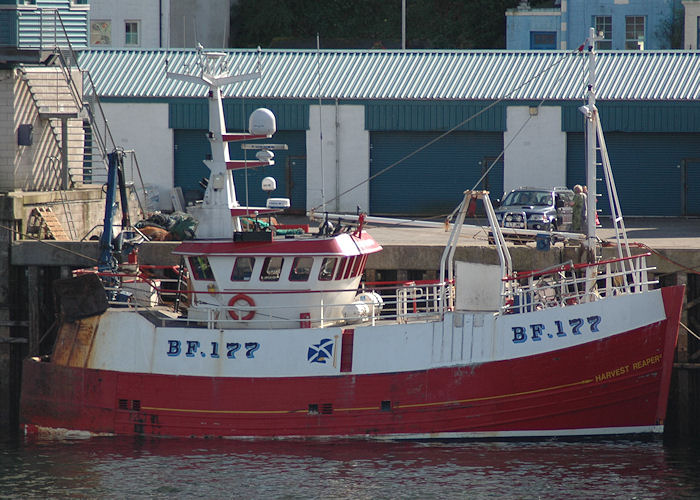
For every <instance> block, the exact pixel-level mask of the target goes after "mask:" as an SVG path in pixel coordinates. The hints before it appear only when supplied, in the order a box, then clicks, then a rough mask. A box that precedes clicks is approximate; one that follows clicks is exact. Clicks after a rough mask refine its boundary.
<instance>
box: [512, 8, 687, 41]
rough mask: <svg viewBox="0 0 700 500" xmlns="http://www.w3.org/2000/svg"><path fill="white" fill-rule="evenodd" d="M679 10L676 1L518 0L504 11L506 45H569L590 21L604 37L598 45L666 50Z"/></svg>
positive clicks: (581, 37)
mask: <svg viewBox="0 0 700 500" xmlns="http://www.w3.org/2000/svg"><path fill="white" fill-rule="evenodd" d="M685 3H695V2H683V4H685ZM682 12H683V6H682V4H681V0H557V1H555V2H554V6H553V7H551V8H532V7H531V6H530V3H529V2H528V1H527V0H522V1H521V2H520V5H519V6H518V7H516V8H514V9H508V10H507V11H506V48H508V49H514V50H521V49H561V50H567V49H575V48H576V47H578V46H580V45H581V44H582V43H583V41H584V40H585V39H586V37H587V36H588V31H587V30H588V27H591V26H592V27H594V28H595V29H596V31H597V32H602V33H603V35H604V37H605V40H603V41H600V42H598V49H599V50H610V49H612V50H645V49H649V50H655V49H669V48H672V47H673V45H674V43H673V38H674V33H675V32H676V31H678V32H680V30H682V24H683V19H682V17H683V14H682ZM686 30H687V26H686ZM694 31H695V32H696V33H697V27H695V28H694ZM679 42H680V40H679ZM696 47H697V45H696ZM686 48H688V47H686Z"/></svg>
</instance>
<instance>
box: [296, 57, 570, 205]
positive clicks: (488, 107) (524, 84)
mask: <svg viewBox="0 0 700 500" xmlns="http://www.w3.org/2000/svg"><path fill="white" fill-rule="evenodd" d="M582 50H583V46H581V47H578V48H577V49H575V50H573V51H568V52H566V53H565V54H563V55H562V56H561V57H559V59H558V60H556V61H554V62H553V63H552V64H550V65H549V66H547V67H545V68H544V69H542V70H541V71H539V72H538V73H536V74H535V75H533V76H532V77H530V78H528V79H527V80H525V81H524V82H522V83H521V84H520V85H518V86H517V87H514V88H513V89H512V90H510V91H509V92H507V93H506V94H504V95H503V96H501V97H499V98H498V99H497V100H495V101H493V102H492V103H490V104H489V105H487V106H485V107H484V108H483V109H481V110H479V111H477V112H476V113H474V114H473V115H471V116H469V117H467V118H466V119H464V120H462V121H461V122H459V123H458V124H457V125H455V126H453V127H452V128H450V129H448V130H446V131H445V132H443V133H442V134H440V135H438V136H437V137H435V138H434V139H432V140H430V141H428V142H427V143H425V144H423V145H422V146H420V147H419V148H417V149H415V150H414V151H412V152H411V153H408V154H407V155H406V156H404V157H403V158H401V159H399V160H397V161H395V162H394V163H392V164H390V165H388V166H387V167H385V168H383V169H382V170H380V171H379V172H376V173H375V174H373V175H371V176H369V177H368V178H366V179H364V180H362V181H360V182H358V183H357V184H355V185H354V186H352V187H349V188H348V189H346V190H345V191H343V192H341V193H338V194H336V195H335V196H334V197H333V198H331V199H330V200H324V203H323V207H324V209H325V203H326V202H327V203H330V202H332V201H335V200H337V199H338V198H340V197H341V196H344V195H346V194H348V193H349V192H351V191H353V190H355V189H357V188H358V187H360V186H362V185H364V184H367V183H368V182H370V181H371V180H373V179H375V178H377V177H379V176H380V175H382V174H384V173H385V172H387V171H389V170H391V169H392V168H394V167H395V166H397V165H399V164H401V163H403V162H404V161H406V160H408V159H409V158H411V157H413V156H415V155H416V154H418V153H420V152H421V151H423V150H424V149H426V148H428V147H430V146H432V145H433V144H435V143H436V142H438V141H439V140H441V139H443V138H444V137H446V136H448V135H450V134H451V133H452V132H454V131H455V130H457V129H459V128H460V127H463V126H464V125H466V124H467V123H469V122H470V121H472V120H474V119H475V118H477V117H479V116H480V115H482V114H484V113H485V112H486V111H488V110H489V109H491V108H493V107H494V106H496V105H497V104H500V103H501V102H503V101H505V100H506V99H507V98H508V97H510V96H511V95H512V94H514V93H515V92H517V91H518V90H520V89H522V88H523V87H525V86H527V85H529V84H530V83H531V82H533V81H535V80H537V79H538V78H540V77H541V76H542V75H544V74H545V73H547V72H548V71H550V70H551V69H552V68H554V67H555V66H558V65H559V64H561V63H562V62H563V61H564V60H565V59H566V58H567V57H569V56H572V55H574V56H575V55H578V54H579V53H581V51H582ZM562 78H563V76H562ZM544 100H546V99H543V101H542V102H544ZM540 104H541V103H540ZM319 208H321V205H317V206H315V207H313V208H312V209H311V210H310V211H311V212H315V211H316V210H318V209H319Z"/></svg>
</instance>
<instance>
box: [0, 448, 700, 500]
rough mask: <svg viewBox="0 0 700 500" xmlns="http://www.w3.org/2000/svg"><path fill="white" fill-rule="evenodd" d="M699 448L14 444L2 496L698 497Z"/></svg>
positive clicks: (0, 463)
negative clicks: (697, 469) (697, 470)
mask: <svg viewBox="0 0 700 500" xmlns="http://www.w3.org/2000/svg"><path fill="white" fill-rule="evenodd" d="M698 450H700V447H699V446H693V445H692V444H688V443H679V444H664V443H662V442H661V441H660V440H651V441H581V442H560V441H549V442H509V443H500V442H491V443H473V442H465V443H430V444H425V443H411V442H409V443H405V442H364V441H347V442H318V441H310V442H291V441H229V440H181V439H132V438H104V439H93V440H88V441H62V442H55V441H54V442H33V443H25V442H19V443H17V442H15V443H12V442H6V444H5V445H4V446H3V447H2V448H0V470H1V471H2V474H1V475H0V497H2V498H5V497H106V498H124V497H131V498H140V497H155V498H166V497H175V498H182V497H200V498H214V497H216V498H221V497H234V496H235V497H240V498H263V497H265V498H269V497H275V498H329V497H330V498H353V499H365V498H367V499H369V498H372V499H375V498H421V499H424V498H490V497H498V498H539V497H542V498H561V497H564V496H566V497H569V498H592V497H611V496H621V497H624V498H669V497H673V498H697V497H698V496H700V478H697V477H696V472H695V469H696V467H697V464H698V463H699V462H700V452H699V451H698Z"/></svg>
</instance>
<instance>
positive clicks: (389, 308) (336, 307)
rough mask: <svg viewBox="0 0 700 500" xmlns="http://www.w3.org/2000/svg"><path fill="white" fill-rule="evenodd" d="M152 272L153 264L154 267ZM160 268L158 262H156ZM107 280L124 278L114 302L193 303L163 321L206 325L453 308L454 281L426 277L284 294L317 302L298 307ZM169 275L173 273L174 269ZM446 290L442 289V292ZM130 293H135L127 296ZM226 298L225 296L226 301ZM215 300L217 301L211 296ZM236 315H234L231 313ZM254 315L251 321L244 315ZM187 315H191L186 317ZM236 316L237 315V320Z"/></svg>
mask: <svg viewBox="0 0 700 500" xmlns="http://www.w3.org/2000/svg"><path fill="white" fill-rule="evenodd" d="M150 267H151V268H152V269H150V270H151V271H152V270H153V266H150ZM156 267H157V266H156ZM97 274H99V275H100V276H102V277H103V278H105V279H106V281H110V280H112V281H114V280H115V278H117V279H118V281H120V282H121V285H120V286H119V287H118V288H116V287H106V290H107V292H108V296H110V297H112V299H113V300H111V301H110V305H112V306H114V307H127V308H131V309H137V310H138V309H146V308H148V307H151V306H152V305H154V304H155V303H156V302H158V303H159V304H161V305H162V304H173V305H174V304H178V303H184V304H186V307H187V306H189V307H193V306H192V305H193V304H195V303H196V305H195V306H194V308H195V309H196V311H197V315H196V316H195V315H183V317H177V315H172V317H170V316H168V317H163V318H162V322H163V325H165V324H168V325H174V324H183V325H185V324H189V325H192V324H193V323H196V324H198V325H202V326H206V327H207V328H249V329H250V328H270V329H275V328H290V327H299V328H304V327H321V328H323V327H329V326H343V325H358V324H372V325H374V324H376V323H377V322H378V321H383V322H384V321H386V322H395V323H399V324H405V323H412V322H419V321H430V320H438V319H441V318H442V316H443V314H444V313H445V312H446V311H448V310H450V307H449V304H450V303H451V301H452V299H453V297H454V284H453V283H448V282H440V281H436V280H429V281H428V280H423V281H405V282H399V281H393V282H364V283H362V284H361V285H360V287H359V288H358V289H353V290H317V291H311V292H310V291H308V290H303V291H293V290H292V291H290V290H286V291H284V292H280V293H283V294H284V295H285V296H287V297H289V296H293V295H300V294H303V295H305V296H307V297H308V296H311V297H313V298H314V300H313V301H311V302H309V301H307V302H305V303H304V304H303V306H302V305H299V304H298V303H297V304H294V302H295V300H294V299H293V298H291V299H290V300H289V301H287V302H288V303H291V304H294V305H274V306H267V307H265V306H260V305H255V306H252V305H250V306H249V305H245V304H236V305H235V306H228V305H221V303H223V304H227V303H228V302H229V300H230V298H232V297H233V296H235V295H237V294H239V293H241V291H240V290H239V291H219V290H215V289H212V290H211V291H194V290H189V289H184V288H183V287H179V286H178V285H177V284H178V282H179V280H178V279H177V278H157V279H154V278H151V277H149V276H150V275H151V274H152V273H150V272H149V273H148V275H146V274H145V273H143V272H141V273H97ZM171 274H173V273H172V272H171ZM443 290H444V292H443ZM124 292H128V294H130V295H131V297H130V298H129V299H128V300H124V299H125V298H126V295H125V294H124ZM343 292H351V293H352V294H353V296H354V300H353V301H352V302H346V303H338V302H335V301H330V300H328V297H329V296H331V295H332V296H335V295H337V294H339V293H343ZM271 293H273V294H274V293H275V292H257V293H256V292H254V291H245V294H246V295H247V296H249V297H251V298H252V299H253V301H254V302H259V301H257V300H256V297H257V296H262V295H270V294H271ZM208 297H216V302H217V303H212V304H207V303H206V302H208V301H207V300H206V299H207V298H208ZM222 297H223V299H222ZM211 302H215V301H214V300H212V301H211ZM232 313H233V315H232ZM250 313H254V315H253V317H252V318H250V319H243V318H246V317H247V316H248V315H249V314H250ZM185 316H187V317H185ZM235 317H237V318H239V319H234V318H235Z"/></svg>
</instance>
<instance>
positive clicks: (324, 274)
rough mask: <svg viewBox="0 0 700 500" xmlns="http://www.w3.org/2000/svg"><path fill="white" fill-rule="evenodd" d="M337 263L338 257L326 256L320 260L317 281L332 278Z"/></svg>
mask: <svg viewBox="0 0 700 500" xmlns="http://www.w3.org/2000/svg"><path fill="white" fill-rule="evenodd" d="M337 263H338V257H326V258H324V259H323V262H321V270H320V271H319V273H318V279H319V281H329V280H332V279H333V271H335V265H336V264H337Z"/></svg>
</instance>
